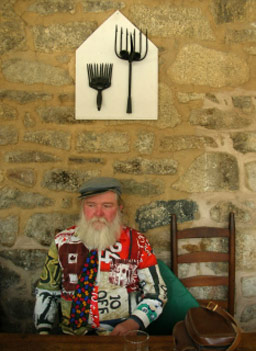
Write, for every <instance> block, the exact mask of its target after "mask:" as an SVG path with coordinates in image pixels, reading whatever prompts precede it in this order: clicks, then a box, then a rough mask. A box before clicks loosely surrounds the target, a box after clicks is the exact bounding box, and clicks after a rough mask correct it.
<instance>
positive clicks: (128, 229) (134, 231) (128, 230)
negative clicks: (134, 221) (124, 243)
mask: <svg viewBox="0 0 256 351" xmlns="http://www.w3.org/2000/svg"><path fill="white" fill-rule="evenodd" d="M123 233H125V234H126V235H127V236H129V237H130V235H132V236H133V238H146V237H145V235H144V234H143V233H141V232H140V231H139V230H137V229H135V228H132V227H128V226H123Z"/></svg>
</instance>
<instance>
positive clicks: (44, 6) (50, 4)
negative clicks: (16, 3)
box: [27, 0, 75, 15]
mask: <svg viewBox="0 0 256 351" xmlns="http://www.w3.org/2000/svg"><path fill="white" fill-rule="evenodd" d="M27 11H30V12H36V13H39V14H41V15H50V14H54V13H71V14H74V12H75V1H74V0H54V1H53V0H38V1H35V2H33V3H32V4H31V5H29V7H28V8H27Z"/></svg>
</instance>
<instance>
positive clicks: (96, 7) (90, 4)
mask: <svg viewBox="0 0 256 351" xmlns="http://www.w3.org/2000/svg"><path fill="white" fill-rule="evenodd" d="M81 2H82V5H83V10H84V12H94V13H98V12H104V11H109V10H120V9H122V8H123V7H125V4H124V3H123V2H122V1H111V0H104V1H100V0H99V1H95V0H81Z"/></svg>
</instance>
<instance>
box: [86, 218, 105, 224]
mask: <svg viewBox="0 0 256 351" xmlns="http://www.w3.org/2000/svg"><path fill="white" fill-rule="evenodd" d="M90 222H91V223H95V222H101V223H105V224H108V222H107V220H106V218H104V217H94V218H92V219H91V220H90Z"/></svg>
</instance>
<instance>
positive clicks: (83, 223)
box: [34, 177, 167, 335]
mask: <svg viewBox="0 0 256 351" xmlns="http://www.w3.org/2000/svg"><path fill="white" fill-rule="evenodd" d="M80 194H81V196H80V198H81V214H80V219H79V221H78V223H77V225H76V226H73V227H71V228H68V229H66V230H64V231H62V232H60V233H58V234H57V235H56V236H55V238H54V240H53V242H52V244H51V246H50V249H49V252H48V256H47V258H46V262H45V265H44V269H43V272H42V275H41V277H40V281H39V283H38V286H37V289H36V304H35V312H34V320H35V326H36V329H37V330H38V332H39V333H40V334H48V333H49V332H50V330H51V329H52V327H53V325H54V322H55V318H56V315H57V313H58V311H59V310H60V312H61V313H60V314H61V318H60V319H61V320H60V326H61V328H62V331H63V333H66V334H74V335H84V334H87V333H89V334H91V333H97V334H99V335H100V334H103V335H104V334H111V335H124V334H125V333H126V332H127V331H129V330H132V329H144V328H146V327H147V326H148V325H149V324H150V323H151V322H152V321H154V320H155V319H156V318H158V316H159V315H160V314H161V313H162V310H163V306H164V304H165V303H166V300H167V294H166V286H165V283H164V281H163V279H162V277H161V274H160V272H159V268H158V265H157V260H156V257H155V255H154V254H153V252H152V248H151V247H150V244H149V242H148V240H147V239H146V237H145V236H144V235H142V234H141V233H139V232H137V231H136V230H134V229H132V228H129V227H126V226H123V225H122V220H121V211H122V208H123V205H122V202H121V198H120V196H121V185H120V183H119V181H118V180H117V179H114V178H107V177H101V178H95V179H91V180H89V181H88V182H86V183H85V184H84V185H83V186H82V187H81V189H80ZM59 306H60V309H59Z"/></svg>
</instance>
